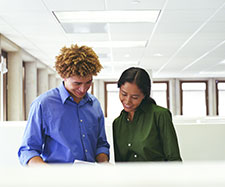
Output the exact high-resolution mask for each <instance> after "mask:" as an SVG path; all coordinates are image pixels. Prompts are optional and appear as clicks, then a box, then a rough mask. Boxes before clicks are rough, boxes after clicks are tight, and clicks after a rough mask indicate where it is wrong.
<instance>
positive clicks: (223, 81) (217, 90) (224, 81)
mask: <svg viewBox="0 0 225 187" xmlns="http://www.w3.org/2000/svg"><path fill="white" fill-rule="evenodd" d="M215 82H216V115H217V116H219V89H218V83H225V80H216V81H215Z"/></svg>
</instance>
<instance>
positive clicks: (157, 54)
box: [153, 53, 163, 57]
mask: <svg viewBox="0 0 225 187" xmlns="http://www.w3.org/2000/svg"><path fill="white" fill-rule="evenodd" d="M153 56H158V57H161V56H163V55H162V54H161V53H155V54H154V55H153Z"/></svg>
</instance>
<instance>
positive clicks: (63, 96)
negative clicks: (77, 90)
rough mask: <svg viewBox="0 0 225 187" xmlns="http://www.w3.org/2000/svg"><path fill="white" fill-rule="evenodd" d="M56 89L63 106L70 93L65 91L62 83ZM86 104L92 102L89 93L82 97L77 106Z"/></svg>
mask: <svg viewBox="0 0 225 187" xmlns="http://www.w3.org/2000/svg"><path fill="white" fill-rule="evenodd" d="M58 89H59V94H60V97H61V100H62V103H63V104H64V103H65V102H66V100H67V99H68V98H70V97H71V95H70V93H69V92H68V91H67V90H66V88H65V86H64V82H63V81H62V83H61V84H60V85H59V87H58ZM86 102H90V103H92V102H93V98H92V97H91V96H90V94H89V93H87V94H86V95H85V96H84V98H83V99H82V100H81V101H80V103H79V104H84V103H86Z"/></svg>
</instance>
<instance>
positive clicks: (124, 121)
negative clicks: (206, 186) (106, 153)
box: [113, 67, 182, 162]
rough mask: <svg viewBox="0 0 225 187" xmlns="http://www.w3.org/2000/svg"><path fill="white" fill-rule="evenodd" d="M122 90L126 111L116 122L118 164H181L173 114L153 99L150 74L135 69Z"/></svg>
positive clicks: (120, 84)
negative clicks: (154, 162) (176, 162)
mask: <svg viewBox="0 0 225 187" xmlns="http://www.w3.org/2000/svg"><path fill="white" fill-rule="evenodd" d="M118 87H119V89H120V91H119V98H120V101H121V103H122V105H123V108H124V109H123V110H122V112H121V113H120V116H119V117H117V118H116V119H115V120H114V122H113V142H114V154H115V161H116V162H128V161H181V160H182V159H181V156H180V152H179V147H178V141H177V136H176V132H175V129H174V126H173V123H172V116H171V113H170V111H169V110H168V109H166V108H163V107H160V106H158V105H156V103H155V101H154V100H153V99H152V98H151V97H150V92H151V80H150V77H149V75H148V73H147V72H146V71H145V70H144V69H142V68H137V67H131V68H129V69H127V70H125V71H124V72H123V73H122V75H121V77H120V79H119V81H118Z"/></svg>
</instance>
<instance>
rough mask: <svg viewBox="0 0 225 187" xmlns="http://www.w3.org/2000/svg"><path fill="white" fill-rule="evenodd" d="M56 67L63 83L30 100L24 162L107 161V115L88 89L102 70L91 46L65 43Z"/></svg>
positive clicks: (22, 156) (23, 153)
mask: <svg viewBox="0 0 225 187" xmlns="http://www.w3.org/2000/svg"><path fill="white" fill-rule="evenodd" d="M55 68H56V71H57V72H58V74H59V75H60V76H61V77H62V79H63V82H62V84H61V85H60V86H59V87H58V88H54V89H51V90H49V91H47V92H46V93H44V94H42V95H40V96H39V97H37V98H36V99H35V100H34V102H33V103H32V104H31V109H30V113H29V117H28V121H27V126H26V129H25V133H24V137H23V141H22V145H21V147H20V149H19V152H18V156H19V160H20V162H21V164H22V165H32V164H46V163H73V162H74V161H75V160H82V161H88V162H108V160H109V144H108V142H107V139H106V134H105V127H104V115H103V112H102V109H101V106H100V103H99V101H98V100H97V99H96V98H95V97H94V96H93V95H91V94H89V93H88V92H87V91H88V89H89V88H90V86H91V84H92V80H93V76H94V75H97V74H98V73H99V72H100V70H101V69H102V66H101V64H100V62H99V59H98V56H97V55H96V53H95V52H94V51H93V50H92V48H90V47H87V46H81V47H78V46H77V45H71V47H70V48H66V47H63V48H62V49H61V51H60V54H59V55H58V56H57V57H56V63H55Z"/></svg>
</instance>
